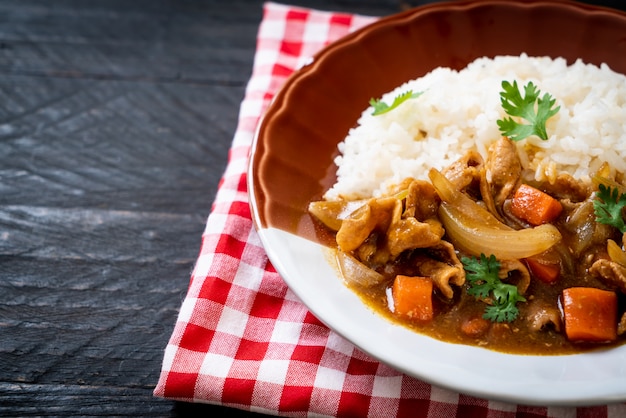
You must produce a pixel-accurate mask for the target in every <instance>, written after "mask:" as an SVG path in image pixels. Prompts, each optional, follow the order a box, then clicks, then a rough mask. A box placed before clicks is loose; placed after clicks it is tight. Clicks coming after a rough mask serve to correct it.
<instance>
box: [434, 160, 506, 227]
mask: <svg viewBox="0 0 626 418" xmlns="http://www.w3.org/2000/svg"><path fill="white" fill-rule="evenodd" d="M428 177H429V178H430V181H431V182H432V183H433V186H434V187H435V191H436V192H437V194H438V195H439V197H440V198H441V200H442V201H443V202H444V203H447V204H449V205H450V206H454V207H455V208H456V209H457V211H459V212H461V213H463V214H464V218H466V219H472V220H473V221H474V222H475V223H481V224H482V225H483V226H489V227H491V228H496V229H502V230H512V228H511V227H509V226H507V225H506V224H504V223H502V222H500V220H498V218H496V217H495V216H493V214H492V213H491V212H489V211H488V210H487V209H486V208H484V207H483V206H480V205H479V204H478V203H476V202H474V201H473V200H472V199H471V198H470V197H469V196H467V195H466V194H465V193H462V192H461V191H459V190H457V189H456V188H455V187H454V185H453V184H452V182H450V180H448V179H447V178H446V176H444V175H443V174H441V172H439V171H437V170H436V169H434V168H433V169H431V170H430V172H429V173H428Z"/></svg>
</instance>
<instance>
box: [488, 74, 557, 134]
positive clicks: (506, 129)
mask: <svg viewBox="0 0 626 418" xmlns="http://www.w3.org/2000/svg"><path fill="white" fill-rule="evenodd" d="M539 95H540V92H539V89H538V88H537V87H536V86H535V85H534V84H533V83H532V81H531V82H528V84H526V86H524V96H523V97H522V94H521V93H520V90H519V88H518V87H517V81H513V84H511V83H510V82H508V81H506V80H504V81H502V91H501V92H500V103H501V104H502V108H503V109H504V111H505V112H506V113H507V114H508V115H509V116H508V117H506V118H504V119H499V120H498V121H497V123H498V126H499V127H500V132H501V133H502V135H504V136H507V137H508V138H509V139H511V140H512V141H521V140H522V139H525V138H528V137H529V136H531V135H536V136H538V137H539V138H541V139H543V140H547V139H548V133H547V132H546V121H547V120H548V119H550V118H551V117H552V116H554V115H556V113H557V112H558V111H559V109H560V108H561V107H560V106H557V107H556V108H553V106H554V104H555V102H556V99H553V98H552V96H551V95H549V94H548V93H545V94H544V95H543V97H541V98H540V97H539ZM535 104H536V105H535ZM535 108H536V109H535ZM513 117H518V118H522V119H525V120H526V121H527V122H528V124H524V123H519V122H517V121H516V120H514V119H513Z"/></svg>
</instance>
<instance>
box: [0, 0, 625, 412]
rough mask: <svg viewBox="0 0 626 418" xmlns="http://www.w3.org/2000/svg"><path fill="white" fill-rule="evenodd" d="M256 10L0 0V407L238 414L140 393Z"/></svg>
mask: <svg viewBox="0 0 626 418" xmlns="http://www.w3.org/2000/svg"><path fill="white" fill-rule="evenodd" d="M289 3H291V4H298V5H302V6H309V7H316V8H319V9H325V10H341V11H347V12H356V13H363V14H370V15H386V14H391V13H394V12H397V11H400V10H402V9H405V8H407V7H411V6H415V5H419V4H423V3H428V2H427V1H408V0H407V1H403V0H310V1H303V0H302V1H301V0H297V1H291V2H289ZM594 3H597V4H598V3H600V2H597V1H596V2H594ZM262 4H263V3H262V2H261V1H245V0H228V1H221V0H206V1H200V0H198V1H192V0H186V1H185V0H181V1H174V0H171V1H166V0H133V1H127V0H89V1H84V0H57V1H52V0H0V97H1V98H0V100H1V101H0V416H12V417H14V416H42V415H55V416H73V415H75V416H86V415H98V416H99V415H114V416H192V415H195V414H197V413H200V412H201V413H203V414H205V415H207V416H211V415H214V416H240V417H243V416H250V415H253V414H250V413H246V412H243V411H239V410H229V409H223V408H220V407H215V406H208V405H197V404H186V403H180V402H171V401H168V400H163V399H158V398H154V397H153V396H152V390H153V388H154V386H155V384H156V382H157V379H158V376H159V372H160V366H161V360H162V356H163V350H164V348H165V345H166V344H167V341H168V339H169V337H170V334H171V332H172V329H173V326H174V323H175V320H176V316H177V313H178V309H179V307H180V304H181V302H182V300H183V298H184V296H185V292H186V289H187V285H188V283H189V276H190V273H191V269H192V267H193V264H194V261H195V258H196V256H197V254H198V250H199V248H200V238H201V234H202V231H203V228H204V224H205V221H206V217H207V216H208V214H209V211H210V207H211V203H212V201H213V198H214V195H215V192H216V189H217V184H218V181H219V179H220V177H221V175H222V172H223V170H224V167H225V165H226V159H227V153H228V148H229V145H230V142H231V140H232V136H233V133H234V131H235V128H236V122H237V117H238V111H239V105H240V102H241V100H242V98H243V94H244V89H245V86H246V83H247V81H248V78H249V77H250V73H251V70H252V62H253V57H254V49H255V37H256V32H257V29H258V24H259V22H260V21H261V17H262ZM602 4H603V5H608V6H613V7H624V5H623V3H622V2H621V1H613V2H610V1H604V2H602Z"/></svg>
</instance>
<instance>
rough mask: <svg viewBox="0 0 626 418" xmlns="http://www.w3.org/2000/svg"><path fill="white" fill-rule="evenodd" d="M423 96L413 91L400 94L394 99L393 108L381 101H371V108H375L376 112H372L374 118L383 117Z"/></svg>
mask: <svg viewBox="0 0 626 418" xmlns="http://www.w3.org/2000/svg"><path fill="white" fill-rule="evenodd" d="M421 95H422V92H416V93H413V90H408V91H406V92H404V93H401V94H399V95H398V96H396V97H395V98H394V99H393V103H391V106H390V105H388V104H387V103H385V102H383V101H382V100H380V99H374V98H372V99H370V106H372V107H373V108H374V111H373V112H372V115H373V116H377V115H382V114H383V113H387V112H389V111H390V110H393V109H395V108H396V107H398V106H400V105H401V104H402V103H404V102H406V101H407V100H409V99H417V98H418V97H420V96H421Z"/></svg>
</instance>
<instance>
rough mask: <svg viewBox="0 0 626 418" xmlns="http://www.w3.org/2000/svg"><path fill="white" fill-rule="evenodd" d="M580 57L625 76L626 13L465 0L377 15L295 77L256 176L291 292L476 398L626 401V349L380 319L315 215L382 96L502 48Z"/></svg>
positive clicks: (262, 143) (402, 364) (321, 314)
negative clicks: (503, 342) (551, 344)
mask: <svg viewBox="0 0 626 418" xmlns="http://www.w3.org/2000/svg"><path fill="white" fill-rule="evenodd" d="M521 53H526V54H528V55H529V56H550V57H553V58H557V57H564V58H565V59H567V61H569V62H573V61H575V60H576V59H579V58H581V59H582V60H583V61H585V62H587V63H593V64H596V65H600V64H602V63H606V64H608V65H609V66H610V67H611V68H612V69H613V70H616V71H618V72H621V73H625V74H626V13H623V12H619V11H615V10H610V9H605V8H599V7H593V6H588V5H583V4H578V3H573V2H566V1H536V0H530V1H524V2H512V1H504V0H485V1H455V2H444V3H437V4H432V5H429V6H425V7H420V8H417V9H414V10H410V11H407V12H404V13H401V14H398V15H394V16H390V17H387V18H384V19H381V20H379V21H377V22H376V23H374V24H372V25H370V26H367V27H365V28H363V29H361V30H359V31H357V32H355V33H353V34H351V35H349V36H347V37H345V38H343V39H341V40H339V41H338V42H336V43H334V44H332V45H330V46H328V47H327V48H325V49H324V50H323V51H321V52H320V53H319V54H317V55H316V56H315V57H314V60H313V62H312V63H311V64H310V65H308V66H306V67H304V68H302V69H301V70H299V71H297V72H296V73H294V74H293V76H291V77H290V78H289V79H288V81H287V82H286V84H285V85H284V87H283V89H282V90H281V91H280V92H279V93H278V95H277V96H276V97H275V100H274V102H273V103H272V104H271V106H270V108H269V110H268V111H267V113H266V114H265V116H264V118H263V120H262V122H261V124H260V126H259V129H258V131H257V135H256V137H255V140H254V143H253V146H252V154H251V162H250V168H249V172H248V186H249V193H250V202H251V208H252V213H253V218H254V221H255V223H256V227H257V229H258V231H259V237H260V239H261V241H262V243H263V245H264V247H265V250H266V252H267V254H268V256H269V259H270V260H271V261H272V263H273V265H274V267H275V268H276V270H277V271H278V272H279V273H280V274H281V276H282V277H283V278H284V279H285V282H287V284H288V285H289V287H290V288H291V290H292V291H293V292H294V293H295V294H296V295H297V296H298V297H299V298H300V300H301V301H302V302H303V303H304V304H305V305H306V306H307V307H308V308H309V310H310V311H311V312H312V313H313V314H314V315H315V316H316V317H317V318H318V319H320V320H321V321H322V322H324V323H325V324H326V325H328V326H329V327H330V328H331V329H333V331H335V332H336V333H337V334H339V335H341V336H343V337H344V338H346V339H347V340H348V341H350V342H352V343H353V344H354V345H356V346H357V347H359V348H360V349H361V350H363V351H364V352H366V353H368V354H370V355H371V356H373V357H374V358H376V359H378V360H380V361H382V362H384V363H387V364H388V365H390V366H391V367H393V368H395V369H397V370H399V371H401V372H403V373H406V374H408V375H412V376H415V377H418V378H420V379H423V380H425V381H427V382H429V383H432V384H436V385H438V386H443V387H447V388H450V389H453V390H456V391H458V392H462V393H467V394H471V395H475V396H479V397H484V398H491V399H498V400H503V401H507V402H516V403H522V404H537V405H549V404H554V405H582V404H584V405H591V404H599V403H601V404H606V403H609V402H617V401H619V402H623V401H625V400H626V369H625V368H624V367H619V366H616V365H619V364H624V360H625V359H626V346H621V347H618V348H616V349H613V350H605V351H604V352H594V353H587V354H582V355H580V356H578V355H576V356H543V357H542V356H531V355H528V356H516V355H508V354H503V353H495V352H491V351H488V350H483V349H481V348H479V347H469V346H460V345H455V344H448V343H445V342H441V341H437V340H434V339H431V338H428V337H426V336H422V335H419V334H418V333H415V332H411V331H410V330H408V329H406V328H403V327H394V326H392V325H391V324H390V323H389V322H388V321H385V320H384V319H382V318H380V316H376V315H374V314H373V313H372V312H371V311H369V310H368V309H367V308H366V307H365V306H364V304H363V303H362V301H361V300H360V299H358V298H357V297H356V296H355V295H354V294H352V293H351V292H350V291H349V290H347V288H346V287H345V286H343V284H342V283H341V282H340V280H339V279H338V276H337V275H336V271H335V270H333V269H332V268H331V267H329V265H328V264H329V263H327V262H326V261H328V258H325V255H324V253H323V250H326V249H325V247H324V246H323V245H319V244H320V243H322V244H323V243H324V241H323V239H322V238H323V235H319V231H317V230H316V228H315V226H314V223H313V221H312V219H311V218H310V216H309V215H308V213H307V206H308V204H309V202H311V201H313V200H318V199H320V198H321V196H322V194H323V193H324V192H325V191H326V190H327V189H328V188H329V187H330V186H331V185H332V184H333V183H334V182H335V179H336V177H335V173H336V167H335V165H334V163H333V159H334V157H335V156H336V155H337V144H338V143H339V142H341V141H342V140H343V139H344V138H345V136H346V135H347V134H348V131H349V129H350V128H352V127H353V126H355V124H356V122H357V119H358V117H359V116H360V115H361V113H362V112H363V110H365V108H366V107H367V106H368V102H369V100H370V98H372V97H380V96H381V95H382V94H383V93H385V92H388V91H391V90H393V89H394V88H395V87H397V86H399V85H401V84H403V83H404V82H406V81H408V80H411V79H415V78H417V77H420V76H422V75H424V74H426V73H428V72H430V71H431V70H433V69H434V68H436V67H439V66H446V67H452V68H454V69H461V68H463V67H465V66H466V65H467V64H468V63H470V62H471V61H473V60H475V59H476V58H479V57H483V56H486V57H494V56H496V55H519V54H521Z"/></svg>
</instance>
